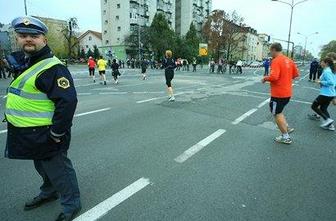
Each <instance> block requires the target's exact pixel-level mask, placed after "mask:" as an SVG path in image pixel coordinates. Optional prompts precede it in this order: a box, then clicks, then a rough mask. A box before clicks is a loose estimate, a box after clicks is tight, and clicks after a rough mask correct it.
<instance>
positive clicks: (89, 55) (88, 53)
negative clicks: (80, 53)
mask: <svg viewBox="0 0 336 221" xmlns="http://www.w3.org/2000/svg"><path fill="white" fill-rule="evenodd" d="M93 55H94V54H93V52H92V50H91V48H89V50H88V52H87V53H86V57H87V58H88V57H93Z"/></svg>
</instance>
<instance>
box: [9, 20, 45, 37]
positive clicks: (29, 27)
mask: <svg viewBox="0 0 336 221" xmlns="http://www.w3.org/2000/svg"><path fill="white" fill-rule="evenodd" d="M12 27H13V28H14V30H15V32H16V33H21V34H35V35H38V34H44V35H45V34H47V33H48V27H47V26H46V25H45V24H44V23H43V22H42V21H40V20H39V19H37V18H34V17H30V16H24V17H18V18H15V19H14V20H13V21H12Z"/></svg>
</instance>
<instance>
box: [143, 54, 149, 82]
mask: <svg viewBox="0 0 336 221" xmlns="http://www.w3.org/2000/svg"><path fill="white" fill-rule="evenodd" d="M147 65H148V63H147V61H146V60H145V59H142V61H141V74H142V80H146V79H147V76H146V72H147Z"/></svg>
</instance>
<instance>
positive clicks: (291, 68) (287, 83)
mask: <svg viewBox="0 0 336 221" xmlns="http://www.w3.org/2000/svg"><path fill="white" fill-rule="evenodd" d="M270 51H271V55H272V57H273V60H272V64H271V73H270V76H265V77H264V78H263V79H262V83H266V82H267V81H268V82H270V84H271V102H270V109H271V112H272V114H273V115H274V119H275V122H276V124H277V125H278V128H279V129H280V131H281V133H282V135H281V136H279V137H276V138H275V141H276V142H278V143H283V144H291V143H292V139H291V138H290V136H289V133H292V132H293V131H294V129H293V128H289V127H288V124H287V121H286V118H285V115H284V114H283V110H284V108H285V106H286V105H287V104H288V103H289V101H290V99H291V96H292V90H293V88H292V81H293V79H294V78H296V77H298V76H299V71H298V69H297V67H296V65H295V64H294V62H293V61H292V60H290V59H289V58H287V57H286V56H284V55H283V54H282V52H281V51H282V46H281V44H280V43H273V44H272V45H271V48H270Z"/></svg>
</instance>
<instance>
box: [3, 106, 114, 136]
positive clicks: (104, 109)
mask: <svg viewBox="0 0 336 221" xmlns="http://www.w3.org/2000/svg"><path fill="white" fill-rule="evenodd" d="M109 110H111V108H103V109H99V110H94V111H89V112H85V113H80V114H75V116H74V117H81V116H85V115H89V114H94V113H98V112H103V111H109ZM5 133H7V130H0V134H5Z"/></svg>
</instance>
